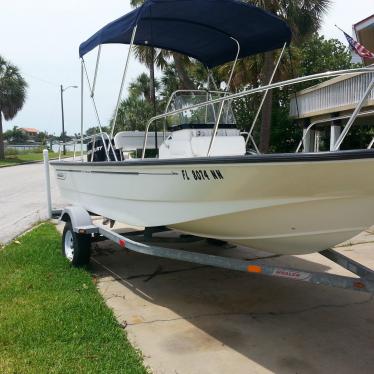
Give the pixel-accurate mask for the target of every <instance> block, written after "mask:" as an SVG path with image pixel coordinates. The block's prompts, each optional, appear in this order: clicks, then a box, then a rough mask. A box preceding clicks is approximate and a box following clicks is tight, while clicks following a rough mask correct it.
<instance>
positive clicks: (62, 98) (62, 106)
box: [60, 84, 78, 155]
mask: <svg viewBox="0 0 374 374" xmlns="http://www.w3.org/2000/svg"><path fill="white" fill-rule="evenodd" d="M69 88H78V86H68V87H65V88H64V86H63V85H62V84H61V85H60V96H61V123H62V142H63V143H64V145H63V153H64V155H66V146H65V141H66V139H65V115H64V92H65V91H66V90H68V89H69Z"/></svg>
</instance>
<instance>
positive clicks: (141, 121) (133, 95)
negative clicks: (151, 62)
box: [112, 73, 160, 131]
mask: <svg viewBox="0 0 374 374" xmlns="http://www.w3.org/2000/svg"><path fill="white" fill-rule="evenodd" d="M150 84H151V79H150V78H149V76H148V75H147V74H145V73H143V74H140V75H139V76H138V77H137V78H136V79H135V80H134V81H133V82H131V84H130V89H129V95H128V97H127V98H126V99H125V100H123V101H122V102H121V104H120V107H119V110H118V116H117V129H118V130H119V131H135V130H141V131H144V130H145V126H146V124H147V122H148V120H149V119H150V118H151V117H152V115H153V111H154V108H153V103H152V102H151V100H150V97H149V92H150V90H149V86H150ZM155 88H156V89H158V88H159V82H158V81H157V80H155ZM156 93H157V91H156ZM159 106H160V104H159V102H158V100H156V113H157V112H158V109H159ZM112 121H113V120H112Z"/></svg>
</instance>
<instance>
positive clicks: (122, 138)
mask: <svg viewBox="0 0 374 374" xmlns="http://www.w3.org/2000/svg"><path fill="white" fill-rule="evenodd" d="M114 147H115V148H116V149H120V150H122V151H136V147H131V146H129V137H128V136H127V134H126V131H120V132H118V133H117V134H116V135H115V136H114Z"/></svg>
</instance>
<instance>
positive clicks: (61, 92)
mask: <svg viewBox="0 0 374 374" xmlns="http://www.w3.org/2000/svg"><path fill="white" fill-rule="evenodd" d="M60 94H61V120H62V142H63V143H64V145H63V146H62V147H63V153H64V156H65V155H66V146H65V116H64V87H63V86H62V85H61V86H60Z"/></svg>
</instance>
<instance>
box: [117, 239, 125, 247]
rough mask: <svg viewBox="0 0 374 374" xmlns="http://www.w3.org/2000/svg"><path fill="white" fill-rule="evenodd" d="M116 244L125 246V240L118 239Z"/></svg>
mask: <svg viewBox="0 0 374 374" xmlns="http://www.w3.org/2000/svg"><path fill="white" fill-rule="evenodd" d="M118 244H119V245H120V246H121V247H122V248H125V247H126V242H125V241H124V240H123V239H120V241H119V242H118Z"/></svg>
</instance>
